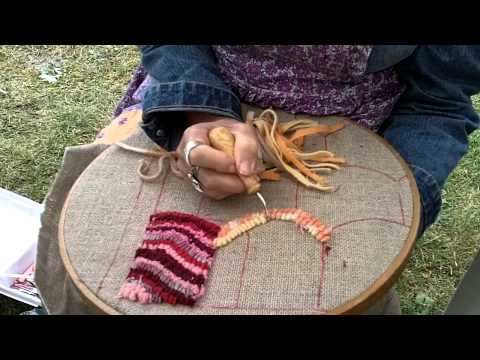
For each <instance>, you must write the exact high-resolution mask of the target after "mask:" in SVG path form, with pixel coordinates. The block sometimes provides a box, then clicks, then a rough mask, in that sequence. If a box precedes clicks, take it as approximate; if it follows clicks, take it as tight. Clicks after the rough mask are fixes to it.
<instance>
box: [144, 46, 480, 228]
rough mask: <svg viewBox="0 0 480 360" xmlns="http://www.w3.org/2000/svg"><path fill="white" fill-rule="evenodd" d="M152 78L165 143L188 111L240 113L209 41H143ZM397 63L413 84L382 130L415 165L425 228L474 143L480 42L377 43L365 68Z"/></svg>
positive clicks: (148, 106) (154, 129)
mask: <svg viewBox="0 0 480 360" xmlns="http://www.w3.org/2000/svg"><path fill="white" fill-rule="evenodd" d="M140 50H141V52H142V63H143V66H144V67H145V69H146V71H147V72H148V73H149V74H150V75H151V77H152V78H153V79H154V82H153V84H152V85H151V86H150V87H149V89H148V90H147V92H146V94H145V97H144V103H143V111H144V115H143V116H144V118H143V124H142V126H143V128H144V130H145V132H146V133H147V135H148V136H149V137H151V138H152V139H153V140H154V141H155V142H157V143H158V144H159V145H160V146H162V147H165V148H168V149H174V148H175V147H176V146H177V144H178V142H179V140H180V138H181V135H182V133H183V130H184V129H185V127H186V125H185V117H184V112H185V111H204V112H209V113H212V114H218V115H223V116H228V117H231V118H235V119H238V120H239V121H241V120H242V119H241V116H240V100H239V98H238V97H237V95H236V94H235V93H234V92H233V91H232V90H231V89H230V87H229V86H227V85H226V83H225V82H224V81H223V80H222V77H221V75H220V73H219V70H218V68H217V66H216V59H215V55H214V53H213V51H212V49H211V47H210V46H207V45H181V46H180V45H145V46H140ZM392 66H394V67H395V68H396V70H397V73H398V74H399V76H400V78H401V79H402V81H403V82H404V83H405V84H406V85H407V89H406V91H405V92H404V94H403V95H402V97H401V98H400V99H399V101H398V102H397V103H396V105H395V108H394V110H393V112H392V114H391V116H390V118H389V119H388V120H387V121H386V122H385V123H384V125H383V126H382V129H381V130H380V134H381V135H382V136H384V137H385V138H386V139H387V140H388V141H389V142H390V143H391V144H392V145H393V147H394V148H395V149H396V150H397V152H398V153H400V155H402V157H403V158H404V159H405V161H406V162H407V163H408V165H409V166H410V168H411V170H412V173H413V175H414V176H415V179H416V182H417V186H418V188H419V192H420V196H421V200H422V205H423V212H422V227H421V229H420V233H423V231H424V230H425V229H426V228H427V227H428V226H430V225H431V224H432V223H433V222H434V221H435V219H436V218H437V216H438V213H439V211H440V208H441V189H442V187H443V185H444V183H445V181H446V179H447V177H448V175H449V174H450V173H451V172H452V171H453V169H454V168H455V167H456V166H457V164H458V162H459V161H460V159H461V158H462V156H463V155H464V154H465V153H466V152H467V150H468V135H469V134H470V133H471V132H473V131H474V130H475V129H476V128H477V127H478V126H479V122H480V119H479V117H478V115H477V113H476V112H475V111H474V109H473V106H472V103H471V100H470V96H471V95H474V94H476V93H478V92H480V46H433V45H431V46H430V45H422V46H415V45H376V46H374V49H373V51H372V53H371V55H370V58H369V61H368V67H367V72H375V71H381V70H384V69H386V68H389V67H392Z"/></svg>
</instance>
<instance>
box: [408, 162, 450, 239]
mask: <svg viewBox="0 0 480 360" xmlns="http://www.w3.org/2000/svg"><path fill="white" fill-rule="evenodd" d="M409 166H410V169H411V170H412V172H413V175H414V177H415V180H416V182H417V186H418V191H419V192H420V198H421V201H422V221H421V228H420V232H419V236H420V235H421V234H423V232H424V231H425V230H426V229H427V228H428V227H429V226H430V225H432V224H433V223H434V222H435V220H436V219H437V217H438V214H439V213H440V209H441V207H442V189H441V187H440V186H439V185H438V183H437V181H436V180H435V178H434V177H433V176H432V175H430V174H429V173H428V172H427V171H426V170H425V169H423V168H421V167H419V166H416V165H413V164H409Z"/></svg>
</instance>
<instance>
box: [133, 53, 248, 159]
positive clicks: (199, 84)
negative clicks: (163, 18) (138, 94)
mask: <svg viewBox="0 0 480 360" xmlns="http://www.w3.org/2000/svg"><path fill="white" fill-rule="evenodd" d="M140 51H141V53H142V64H143V66H144V68H145V70H146V71H147V73H148V74H149V75H150V76H151V77H152V80H153V84H152V85H151V86H149V88H148V90H147V92H146V94H145V97H144V101H143V124H142V126H143V128H144V130H145V132H146V133H147V135H149V136H150V137H151V138H152V139H153V140H154V141H155V142H156V143H158V144H159V145H160V146H163V147H165V148H168V149H173V148H175V147H176V144H177V143H178V141H179V138H180V137H181V134H182V132H183V129H184V127H185V119H184V112H185V111H203V112H209V113H212V114H217V115H223V116H227V117H231V118H234V119H238V120H240V119H241V115H240V114H241V112H240V100H239V99H238V97H237V96H236V95H235V94H234V93H233V92H232V90H231V89H230V88H229V86H228V85H227V84H226V83H225V82H224V81H223V79H222V77H221V75H220V73H219V70H218V67H217V64H216V58H215V55H214V53H213V51H212V49H211V47H210V46H207V45H144V46H140Z"/></svg>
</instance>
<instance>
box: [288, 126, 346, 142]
mask: <svg viewBox="0 0 480 360" xmlns="http://www.w3.org/2000/svg"><path fill="white" fill-rule="evenodd" d="M344 127H345V124H344V123H341V122H340V123H337V124H332V125H325V124H323V125H317V126H312V127H309V128H303V129H299V130H295V132H294V133H293V135H292V136H289V137H288V138H289V139H290V140H291V141H295V140H297V139H300V138H304V137H305V136H309V135H323V136H325V135H329V134H332V133H334V132H336V131H338V130H341V129H343V128H344Z"/></svg>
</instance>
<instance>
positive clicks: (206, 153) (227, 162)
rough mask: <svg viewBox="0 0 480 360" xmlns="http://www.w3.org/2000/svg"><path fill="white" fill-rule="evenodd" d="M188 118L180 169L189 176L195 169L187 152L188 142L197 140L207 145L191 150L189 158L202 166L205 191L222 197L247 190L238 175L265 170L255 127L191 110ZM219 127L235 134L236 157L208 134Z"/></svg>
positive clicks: (180, 153) (200, 171)
mask: <svg viewBox="0 0 480 360" xmlns="http://www.w3.org/2000/svg"><path fill="white" fill-rule="evenodd" d="M187 119H188V122H189V124H190V126H189V127H188V128H187V129H186V130H185V132H184V133H183V137H182V139H181V141H180V144H179V145H178V147H177V150H176V152H177V155H178V160H177V168H178V169H179V170H180V172H181V173H182V174H183V175H184V176H185V177H187V174H189V173H190V172H191V168H190V167H189V166H188V164H187V162H186V159H185V153H184V151H185V145H186V143H187V142H188V141H189V140H195V141H198V142H200V143H202V144H203V145H200V146H197V147H195V148H194V149H193V150H192V151H191V152H190V159H189V160H190V163H191V164H192V166H198V167H199V171H198V180H199V181H200V183H201V187H202V190H203V191H204V192H205V194H206V195H207V196H209V197H210V198H213V199H216V200H220V199H224V198H226V197H228V196H231V195H235V194H240V193H243V192H245V191H246V189H245V186H244V184H243V182H242V181H241V180H240V178H239V177H238V174H241V175H244V176H250V175H254V174H258V173H260V172H262V171H263V170H264V168H263V165H262V163H261V160H260V159H259V158H258V149H259V145H258V142H257V138H256V136H255V132H254V130H253V128H252V127H250V126H249V125H246V124H244V123H242V122H239V121H238V120H235V119H231V118H227V117H219V116H215V115H210V114H206V113H188V114H187ZM219 126H223V127H226V128H227V129H229V130H230V132H231V133H232V134H233V136H234V137H235V150H234V154H235V158H232V157H230V156H229V155H227V154H225V153H223V152H222V151H219V150H216V149H214V148H213V147H211V145H210V141H209V139H208V133H209V132H210V130H212V129H214V128H216V127H219Z"/></svg>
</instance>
